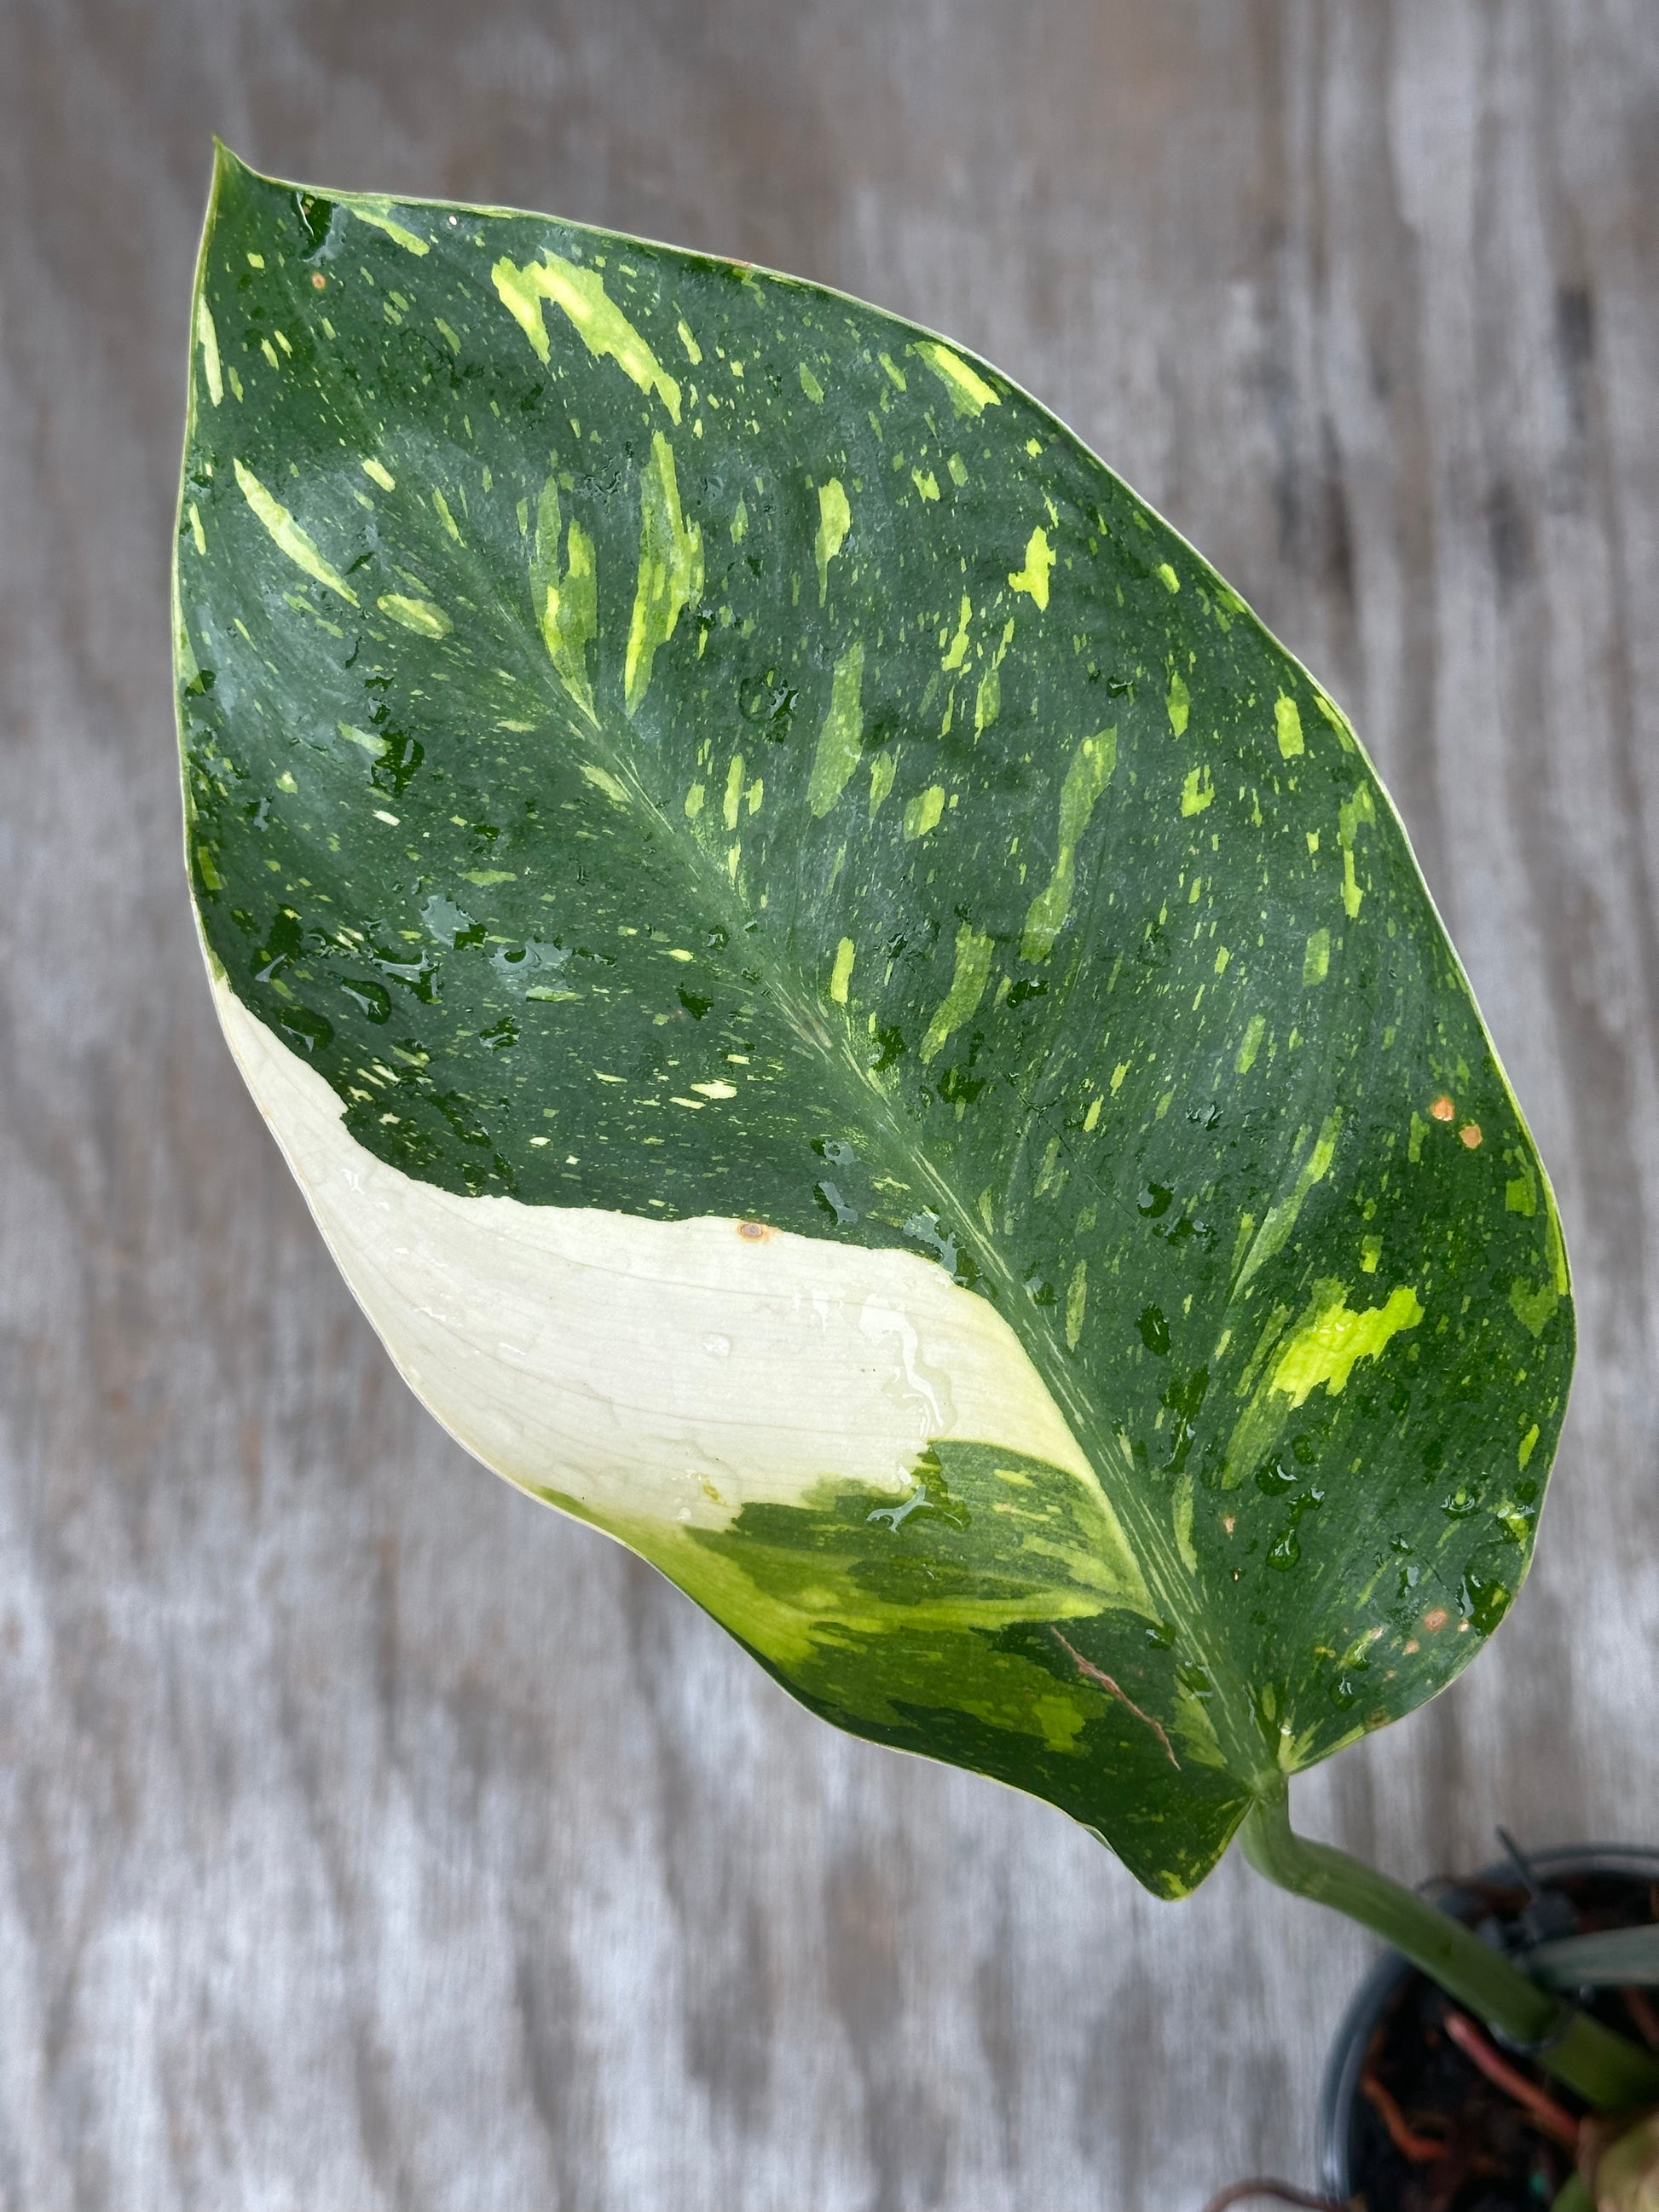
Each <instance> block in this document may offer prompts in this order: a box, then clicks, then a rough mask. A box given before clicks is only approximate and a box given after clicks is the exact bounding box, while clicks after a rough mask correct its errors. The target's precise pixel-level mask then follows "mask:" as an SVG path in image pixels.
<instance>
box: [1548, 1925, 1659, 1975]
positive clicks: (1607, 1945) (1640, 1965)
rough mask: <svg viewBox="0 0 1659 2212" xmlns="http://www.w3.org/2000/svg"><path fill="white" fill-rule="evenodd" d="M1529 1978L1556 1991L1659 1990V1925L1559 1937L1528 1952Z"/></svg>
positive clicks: (1603, 1930) (1602, 1930)
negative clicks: (1593, 1986)
mask: <svg viewBox="0 0 1659 2212" xmlns="http://www.w3.org/2000/svg"><path fill="white" fill-rule="evenodd" d="M1526 1966H1527V1972H1528V1973H1529V1974H1530V1975H1531V1976H1532V1977H1533V1978H1534V1981H1540V1982H1542V1983H1544V1984H1546V1985H1547V1987H1548V1988H1550V1989H1553V1990H1576V1989H1582V1988H1583V1987H1585V1986H1586V1985H1587V1984H1599V1985H1600V1986H1601V1987H1603V1988H1616V1987H1620V1986H1625V1987H1629V1986H1631V1985H1632V1984H1637V1985H1640V1986H1642V1987H1645V1988H1648V1989H1653V1988H1659V1923H1655V1924H1652V1925H1650V1926H1645V1927H1641V1928H1606V1929H1598V1930H1597V1931H1596V1932H1595V1934H1594V1935H1589V1936H1557V1937H1556V1938H1555V1939H1554V1941H1553V1942H1548V1943H1536V1944H1534V1946H1533V1948H1532V1949H1531V1950H1530V1951H1528V1954H1527V1958H1526Z"/></svg>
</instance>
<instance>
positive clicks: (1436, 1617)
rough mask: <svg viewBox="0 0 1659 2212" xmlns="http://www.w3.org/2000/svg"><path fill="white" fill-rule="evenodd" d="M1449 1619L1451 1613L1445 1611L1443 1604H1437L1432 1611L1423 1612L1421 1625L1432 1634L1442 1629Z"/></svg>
mask: <svg viewBox="0 0 1659 2212" xmlns="http://www.w3.org/2000/svg"><path fill="white" fill-rule="evenodd" d="M1450 1619H1451V1615H1450V1613H1448V1612H1447V1610H1446V1608H1445V1607H1444V1606H1443V1605H1437V1606H1436V1607H1435V1608H1434V1610H1433V1612H1432V1613H1425V1614H1424V1616H1423V1626H1424V1627H1425V1628H1426V1629H1427V1630H1428V1632H1429V1633H1430V1635H1431V1636H1433V1635H1435V1634H1436V1633H1437V1632H1438V1631H1439V1630H1441V1629H1443V1627H1444V1626H1445V1625H1446V1623H1447V1622H1448V1621H1449V1620H1450Z"/></svg>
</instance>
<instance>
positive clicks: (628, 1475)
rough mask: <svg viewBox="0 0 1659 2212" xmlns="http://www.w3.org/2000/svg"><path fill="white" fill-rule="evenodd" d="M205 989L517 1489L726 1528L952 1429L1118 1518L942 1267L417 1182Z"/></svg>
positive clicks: (265, 1033)
mask: <svg viewBox="0 0 1659 2212" xmlns="http://www.w3.org/2000/svg"><path fill="white" fill-rule="evenodd" d="M214 994H215V998H216V1002H217V1005H218V1009H219V1018H220V1020H221V1022H222V1024H223V1026H224V1030H225V1035H226V1037H227V1039H228V1042H229V1044H230V1048H231V1050H232V1052H233V1053H234V1055H235V1057H236V1060H237V1064H238V1066H240V1068H241V1071H242V1073H243V1075H244V1077H245V1078H246V1081H247V1085H248V1087H249V1089H250V1090H251V1091H252V1093H253V1095H254V1097H255V1099H256V1100H257V1101H258V1104H259V1107H260V1109H261V1111H262V1112H263V1113H264V1116H265V1119H266V1120H267V1121H269V1122H270V1127H271V1129H272V1132H273V1133H274V1134H275V1136H276V1140H277V1142H278V1144H279V1145H280V1146H281V1147H282V1149H283V1153H284V1155H285V1156H286V1158H287V1159H288V1163H289V1166H290V1167H291V1168H292V1169H293V1170H294V1173H295V1176H296V1178H297V1179H298V1181H299V1183H300V1187H301V1189H302V1190H303V1191H304V1192H305V1194H306V1197H307V1201H308V1203H309V1205H310V1206H311V1209H312V1212H313V1214H314V1215H315V1217H316V1219H317V1224H318V1226H319V1228H320V1230H321V1231H322V1233H323V1236H324V1237H325V1240H326V1242H327V1243H328V1246H329V1249H330V1250H331V1252H332V1253H333V1255H334V1257H335V1259H336V1261H337V1262H338V1264H339V1267H340V1270H341V1272H342V1273H343V1275H344V1276H345V1278H346V1280H347V1281H348V1283H349V1285H351V1288H352V1290H353V1291H355V1292H356V1296H357V1298H358V1299H359V1301H360V1302H361V1304H362V1307H363V1309H364V1310H365V1312H366V1313H367V1314H368V1317H369V1319H370V1321H371V1322H373V1323H374V1327H375V1328H376V1329H377V1330H378V1331H379V1333H380V1337H381V1339H382V1340H383V1341H384V1343H385V1345H386V1349H387V1351H388V1352H390V1353H391V1355H392V1359H393V1361H394V1362H395V1364H397V1366H398V1370H400V1372H401V1373H402V1374H403V1376H404V1379H405V1380H406V1381H407V1382H408V1383H409V1384H410V1388H411V1389H413V1390H414V1391H415V1392H416V1395H417V1396H418V1397H419V1398H420V1399H421V1400H422V1402H423V1403H424V1404H425V1405H426V1406H427V1407H428V1410H429V1411H430V1412H431V1413H434V1414H435V1416H436V1417H437V1419H439V1420H440V1421H441V1423H442V1424H443V1425H444V1427H445V1428H447V1430H448V1431H449V1432H450V1434H451V1435H452V1436H453V1437H455V1438H456V1439H457V1441H458V1442H459V1443H462V1444H464V1445H465V1447H466V1449H468V1450H469V1451H471V1452H472V1453H473V1454H475V1455H476V1456H477V1458H479V1459H481V1460H482V1461H483V1462H484V1464H485V1465H486V1466H487V1467H489V1468H494V1469H495V1472H496V1473H497V1474H501V1475H504V1476H505V1477H506V1478H507V1480H508V1481H509V1482H513V1483H516V1484H518V1485H520V1486H521V1487H524V1488H527V1489H530V1490H532V1491H534V1490H544V1489H552V1490H556V1491H558V1492H561V1493H562V1494H563V1495H565V1496H566V1497H568V1498H571V1499H572V1500H573V1501H574V1502H575V1503H576V1504H580V1506H581V1507H582V1508H583V1509H584V1510H586V1511H587V1512H589V1513H590V1514H591V1515H592V1517H593V1518H594V1519H595V1520H596V1521H597V1522H599V1524H600V1525H601V1526H602V1527H603V1526H604V1525H605V1523H606V1522H607V1520H617V1521H623V1520H626V1521H628V1522H630V1523H632V1524H634V1525H635V1526H637V1523H638V1522H639V1520H640V1517H641V1516H647V1517H648V1518H654V1519H657V1520H659V1521H661V1522H669V1523H674V1524H678V1525H681V1526H701V1527H705V1528H719V1527H723V1526H726V1525H727V1524H728V1523H729V1522H731V1521H732V1518H734V1516H736V1514H737V1513H738V1511H739V1510H741V1509H742V1508H743V1507H744V1505H748V1504H757V1503H778V1504H787V1503H793V1502H796V1501H799V1499H801V1498H804V1497H805V1495H806V1494H807V1493H809V1492H811V1490H812V1489H813V1488H814V1487H815V1486H817V1484H819V1483H821V1482H823V1480H825V1479H826V1478H828V1479H831V1480H837V1479H838V1480H851V1481H855V1482H864V1483H870V1484H874V1485H878V1486H884V1487H888V1488H890V1489H891V1490H892V1491H893V1492H894V1493H895V1495H896V1496H904V1495H908V1493H909V1492H910V1489H911V1487H912V1470H913V1469H914V1468H915V1464H916V1462H917V1461H918V1459H919V1458H920V1456H921V1453H922V1452H923V1451H924V1450H925V1449H926V1448H927V1446H928V1445H929V1444H930V1443H940V1442H945V1441H949V1440H951V1439H957V1438H960V1439H963V1440H964V1441H973V1442H977V1443H989V1444H1001V1445H1004V1446H1006V1447H1008V1448H1011V1449H1016V1450H1018V1451H1019V1452H1022V1453H1024V1454H1026V1455H1029V1456H1030V1457H1033V1458H1036V1459H1042V1460H1045V1461H1047V1462H1048V1463H1049V1464H1050V1465H1052V1466H1054V1467H1058V1468H1064V1469H1065V1470H1066V1472H1068V1473H1069V1474H1073V1475H1074V1476H1076V1477H1077V1479H1078V1480H1079V1481H1081V1482H1082V1483H1084V1484H1085V1486H1086V1487H1087V1488H1088V1490H1089V1491H1090V1492H1091V1496H1092V1498H1094V1500H1095V1503H1096V1506H1097V1510H1103V1511H1104V1512H1105V1513H1106V1515H1107V1516H1109V1520H1110V1521H1111V1522H1112V1525H1113V1526H1114V1527H1115V1526H1116V1516H1115V1514H1114V1513H1113V1512H1112V1509H1111V1507H1110V1505H1109V1504H1108V1503H1107V1500H1106V1498H1105V1496H1104V1494H1103V1492H1102V1491H1101V1489H1100V1486H1099V1484H1098V1482H1097V1479H1096V1477H1095V1474H1094V1473H1093V1471H1092V1470H1091V1467H1090V1465H1089V1462H1088V1461H1087V1459H1086V1458H1085V1456H1084V1454H1083V1452H1082V1449H1081V1448H1080V1447H1079V1444H1078V1443H1077V1441H1076V1439H1075V1438H1074V1437H1073V1435H1072V1433H1071V1431H1070V1429H1069V1428H1068V1427H1067V1425H1066V1421H1065V1419H1064V1418H1063V1417H1062V1415H1061V1413H1060V1410H1059V1408H1058V1407H1057V1406H1056V1405H1055V1403H1054V1400H1053V1398H1052V1397H1051V1396H1050V1395H1049V1393H1048V1389H1047V1388H1046V1387H1045V1385H1044V1383H1043V1382H1042V1378H1041V1376H1039V1375H1038V1374H1037V1371H1036V1368H1035V1367H1034V1366H1033V1365H1032V1364H1031V1362H1030V1358H1029V1357H1028V1355H1027V1354H1026V1352H1025V1351H1024V1347H1023V1346H1021V1345H1020V1343H1019V1340H1018V1338H1017V1337H1016V1336H1015V1335H1014V1333H1013V1331H1012V1329H1011V1328H1009V1326H1008V1324H1007V1322H1006V1321H1004V1320H1003V1319H1002V1317H1001V1316H1000V1314H998V1313H997V1311H996V1310H995V1309H994V1307H993V1306H991V1305H990V1304H988V1303H987V1300H985V1299H983V1298H981V1297H978V1296H977V1295H976V1294H975V1292H973V1291H966V1290H963V1288H962V1287H961V1286H960V1285H957V1283H955V1282H953V1281H952V1280H951V1278H950V1277H949V1276H948V1275H947V1274H946V1273H945V1272H944V1270H943V1269H942V1268H940V1267H937V1266H936V1265H934V1263H933V1261H927V1260H923V1259H921V1258H919V1257H917V1256H916V1255H914V1254H911V1253H907V1252H894V1251H875V1250H866V1249H861V1248H857V1247H849V1246H846V1245H842V1244H835V1243H829V1241H828V1240H827V1239H820V1238H817V1237H800V1236H797V1235H795V1234H793V1232H792V1231H785V1230H773V1229H766V1228H763V1226H762V1225H759V1224H757V1223H747V1224H745V1223H742V1222H739V1221H738V1220H735V1219H719V1218H702V1219H698V1220H691V1221H651V1220H647V1219H645V1218H642V1217H641V1216H639V1215H635V1214H626V1213H615V1212H606V1211H602V1210H600V1209H599V1208H596V1207H589V1206H570V1207H565V1206H526V1205H523V1204H522V1203H520V1200H516V1199H511V1198H467V1197H462V1196H459V1195H458V1194H454V1193H453V1192H449V1191H444V1190H439V1189H437V1188H434V1187H433V1186H432V1185H431V1184H429V1183H422V1182H416V1181H415V1180H414V1179H413V1178H412V1177H410V1176H406V1175H404V1173H403V1172H402V1170H400V1169H398V1168H394V1167H391V1166H388V1165H387V1164H386V1163H384V1162H383V1161H380V1160H378V1159H376V1158H374V1154H373V1153H371V1152H368V1151H366V1150H365V1149H364V1147H363V1146H361V1145H360V1144H359V1143H358V1142H357V1140H356V1138H355V1137H353V1136H352V1135H351V1134H350V1133H349V1131H348V1130H347V1128H346V1127H345V1126H344V1122H343V1118H342V1111H341V1106H340V1102H339V1100H338V1098H337V1097H336V1096H335V1094H334V1092H333V1091H332V1090H331V1088H330V1087H329V1085H328V1084H327V1083H326V1082H325V1080H324V1079H323V1078H322V1076H320V1075H319V1073H317V1071H316V1070H315V1069H314V1068H313V1067H310V1066H307V1064H306V1062H305V1061H304V1060H301V1058H300V1056H299V1055H298V1054H296V1053H295V1052H294V1051H292V1050H291V1049H290V1048H289V1047H288V1046H287V1045H285V1044H283V1042H281V1041H280V1040H279V1039H278V1038H277V1037H276V1036H275V1035H273V1033H272V1032H271V1031H270V1030H268V1029H267V1028H266V1027H265V1026H264V1024H263V1023H262V1022H260V1021H258V1019H257V1018H255V1017H254V1016H253V1015H252V1014H251V1013H249V1012H247V1010H246V1007H245V1006H243V1005H242V1004H241V1002H240V1000H238V999H237V998H236V996H235V995H234V993H233V992H232V991H231V989H230V988H229V987H228V984H227V983H226V982H225V981H223V979H222V976H218V975H216V977H215V980H214ZM745 1231H747V1233H745ZM711 1488H712V1489H713V1490H714V1492H717V1494H718V1498H717V1500H716V1499H714V1498H710V1496H709V1491H710V1489H711ZM1121 1557H1122V1558H1124V1559H1126V1560H1127V1559H1128V1557H1129V1554H1128V1547H1127V1543H1126V1544H1124V1545H1123V1546H1122V1547H1121Z"/></svg>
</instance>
